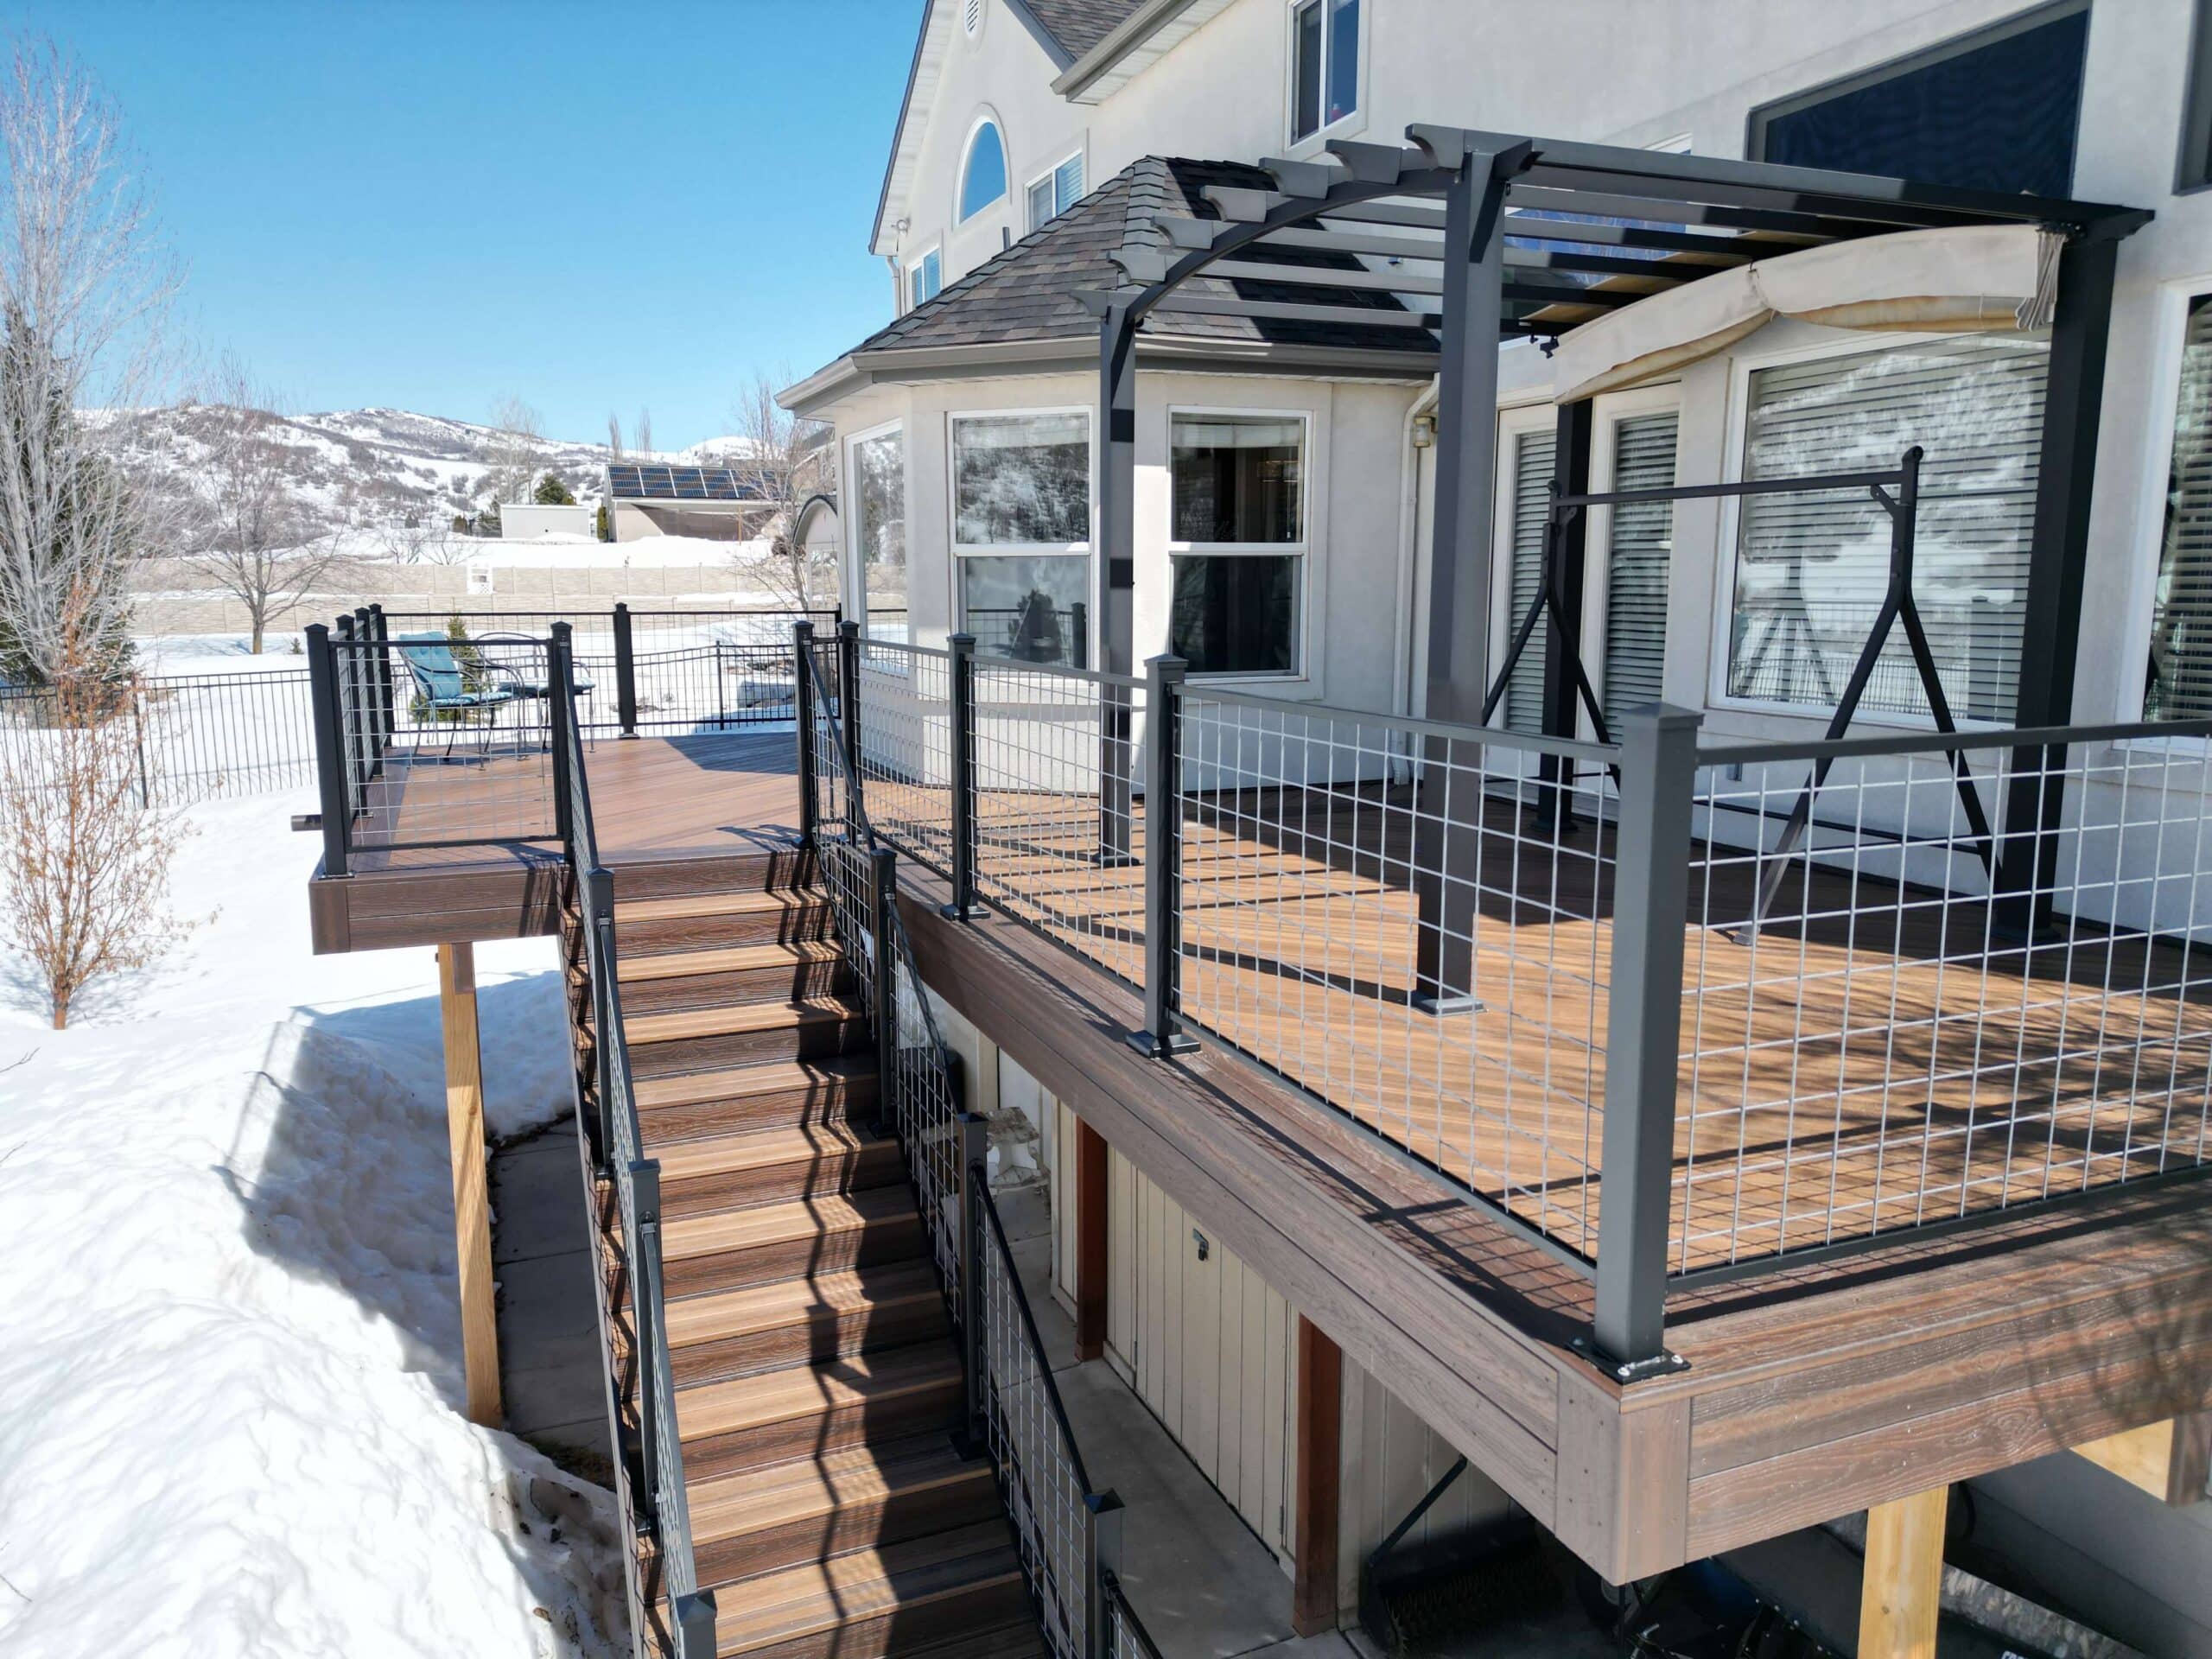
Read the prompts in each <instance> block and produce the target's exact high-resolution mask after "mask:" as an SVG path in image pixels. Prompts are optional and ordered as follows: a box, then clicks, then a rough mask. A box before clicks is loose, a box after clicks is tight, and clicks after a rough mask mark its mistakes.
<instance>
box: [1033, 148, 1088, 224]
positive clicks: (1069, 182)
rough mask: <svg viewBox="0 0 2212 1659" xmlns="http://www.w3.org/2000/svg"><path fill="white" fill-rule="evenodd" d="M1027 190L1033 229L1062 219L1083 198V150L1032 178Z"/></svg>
mask: <svg viewBox="0 0 2212 1659" xmlns="http://www.w3.org/2000/svg"><path fill="white" fill-rule="evenodd" d="M1025 194H1027V198H1028V202H1029V228H1030V229H1031V230H1035V229H1037V227H1038V226H1040V225H1045V224H1047V223H1049V222H1051V221H1052V220H1053V219H1058V217H1059V216H1060V215H1061V214H1062V213H1065V212H1067V210H1068V209H1069V208H1071V207H1074V206H1075V205H1076V203H1077V202H1078V201H1080V200H1083V152H1082V151H1081V150H1077V151H1076V153H1075V154H1074V155H1072V156H1069V157H1068V158H1067V160H1065V161H1064V162H1061V163H1060V164H1059V165H1058V167H1055V168H1052V169H1051V170H1050V171H1049V172H1045V173H1040V174H1039V175H1037V176H1036V177H1035V178H1033V179H1032V180H1030V181H1029V188H1028V189H1027V192H1026V193H1025Z"/></svg>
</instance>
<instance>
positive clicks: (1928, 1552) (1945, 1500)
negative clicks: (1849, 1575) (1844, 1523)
mask: <svg viewBox="0 0 2212 1659" xmlns="http://www.w3.org/2000/svg"><path fill="white" fill-rule="evenodd" d="M1950 1499H1951V1489H1950V1488H1949V1487H1948V1486H1938V1487H1936V1488H1935V1489H1934V1490H1932V1491H1925V1492H1916V1493H1915V1494H1914V1495H1913V1496H1912V1497H1901V1498H1898V1499H1897V1501H1896V1502H1895V1503H1877V1504H1875V1505H1874V1506H1873V1507H1872V1509H1870V1510H1867V1511H1866V1580H1865V1585H1864V1587H1863V1588H1862V1589H1861V1590H1860V1592H1859V1659H1936V1617H1937V1615H1938V1614H1939V1613H1940V1612H1941V1611H1942V1597H1943V1517H1944V1516H1945V1515H1946V1514H1947V1513H1948V1510H1949V1509H1950Z"/></svg>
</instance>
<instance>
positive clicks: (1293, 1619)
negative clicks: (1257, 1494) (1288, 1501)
mask: <svg viewBox="0 0 2212 1659" xmlns="http://www.w3.org/2000/svg"><path fill="white" fill-rule="evenodd" d="M1343 1405H1344V1353H1343V1351H1342V1350H1340V1349H1339V1348H1338V1346H1337V1344H1335V1343H1333V1342H1332V1341H1330V1340H1329V1338H1327V1337H1325V1336H1324V1335H1323V1334H1322V1333H1321V1329H1320V1327H1319V1325H1315V1324H1314V1323H1313V1321H1312V1320H1310V1319H1307V1318H1306V1316H1305V1315H1304V1314H1302V1313H1301V1314H1300V1315H1299V1318H1298V1510H1297V1516H1296V1520H1297V1531H1296V1533H1295V1534H1294V1541H1293V1544H1292V1548H1293V1549H1294V1551H1295V1552H1296V1562H1295V1566H1296V1573H1295V1576H1294V1578H1293V1580H1292V1581H1291V1589H1290V1628H1291V1629H1292V1630H1295V1631H1296V1632H1297V1633H1298V1634H1299V1635H1300V1636H1318V1635H1319V1634H1320V1633H1321V1632H1322V1631H1324V1630H1334V1629H1336V1628H1337V1484H1338V1483H1337V1477H1338V1456H1339V1454H1340V1452H1341V1450H1342V1446H1343V1440H1344V1417H1343Z"/></svg>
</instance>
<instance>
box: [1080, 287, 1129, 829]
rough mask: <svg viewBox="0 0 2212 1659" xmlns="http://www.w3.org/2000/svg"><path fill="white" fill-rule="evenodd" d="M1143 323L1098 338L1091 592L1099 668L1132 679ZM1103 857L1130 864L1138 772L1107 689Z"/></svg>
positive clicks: (1103, 703) (1121, 709) (1106, 327)
mask: <svg viewBox="0 0 2212 1659" xmlns="http://www.w3.org/2000/svg"><path fill="white" fill-rule="evenodd" d="M1138 321H1139V319H1138V316H1137V315H1136V313H1135V309H1134V308H1132V307H1131V306H1130V304H1129V303H1128V302H1127V301H1125V300H1116V301H1115V302H1113V303H1112V304H1110V305H1109V307H1108V308H1107V311H1106V318H1105V322H1104V324H1103V327H1101V328H1100V330H1099V334H1098V556H1097V557H1096V560H1094V561H1093V569H1092V571H1091V590H1092V592H1093V594H1095V595H1096V599H1095V601H1094V605H1095V608H1096V615H1097V618H1098V633H1099V658H1100V661H1099V664H1098V665H1099V667H1100V668H1101V669H1103V671H1105V672H1107V673H1109V674H1122V675H1126V674H1128V673H1130V672H1132V671H1133V670H1134V668H1135V663H1136V609H1135V601H1136V585H1137V577H1136V569H1137V562H1136V488H1137V486H1136V474H1137V357H1136V335H1137V323H1138ZM1098 721H1099V730H1098V850H1099V856H1100V858H1101V860H1102V861H1105V862H1109V863H1119V862H1125V861H1127V860H1128V856H1129V842H1130V814H1131V809H1130V799H1131V788H1132V778H1131V774H1132V773H1133V772H1134V771H1135V758H1134V754H1133V752H1132V749H1131V746H1130V741H1129V740H1130V709H1129V699H1128V692H1127V690H1124V689H1122V688H1121V687H1118V686H1111V685H1109V686H1103V687H1101V688H1100V690H1099V709H1098Z"/></svg>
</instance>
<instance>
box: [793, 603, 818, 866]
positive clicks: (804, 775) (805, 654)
mask: <svg viewBox="0 0 2212 1659" xmlns="http://www.w3.org/2000/svg"><path fill="white" fill-rule="evenodd" d="M791 673H792V675H793V680H792V683H791V719H792V721H793V723H794V724H795V725H796V726H797V727H798V844H799V849H800V850H801V851H802V852H811V851H812V850H813V849H814V806H815V802H814V624H813V623H811V622H794V623H793V624H791Z"/></svg>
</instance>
